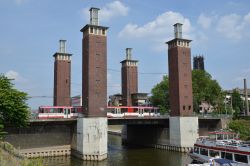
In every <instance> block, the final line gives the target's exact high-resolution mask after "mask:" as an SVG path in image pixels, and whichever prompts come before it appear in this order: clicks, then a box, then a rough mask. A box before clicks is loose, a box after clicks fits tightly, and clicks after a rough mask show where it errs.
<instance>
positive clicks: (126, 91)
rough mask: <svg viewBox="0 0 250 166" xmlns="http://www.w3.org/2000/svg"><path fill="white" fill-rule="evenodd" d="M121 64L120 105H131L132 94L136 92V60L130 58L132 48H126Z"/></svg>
mask: <svg viewBox="0 0 250 166" xmlns="http://www.w3.org/2000/svg"><path fill="white" fill-rule="evenodd" d="M121 64H122V69H121V71H122V73H121V74H122V105H124V106H132V96H131V95H132V94H134V93H138V70H137V64H138V61H137V60H132V48H126V59H125V60H123V61H121Z"/></svg>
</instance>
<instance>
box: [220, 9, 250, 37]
mask: <svg viewBox="0 0 250 166" xmlns="http://www.w3.org/2000/svg"><path fill="white" fill-rule="evenodd" d="M249 26H250V13H248V14H247V15H245V16H241V15H238V14H229V15H225V16H223V17H221V18H220V19H219V22H218V25H217V28H216V30H217V31H218V32H220V33H221V34H222V35H224V36H225V37H227V38H229V39H234V40H240V39H242V38H243V37H250V30H249Z"/></svg>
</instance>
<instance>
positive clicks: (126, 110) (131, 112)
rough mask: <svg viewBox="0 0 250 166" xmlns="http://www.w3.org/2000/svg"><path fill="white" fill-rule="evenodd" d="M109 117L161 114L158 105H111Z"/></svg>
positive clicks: (108, 112) (153, 115)
mask: <svg viewBox="0 0 250 166" xmlns="http://www.w3.org/2000/svg"><path fill="white" fill-rule="evenodd" d="M107 108H108V111H107V117H108V118H124V117H155V116H160V112H159V108H158V107H144V106H131V107H128V106H109V107H107Z"/></svg>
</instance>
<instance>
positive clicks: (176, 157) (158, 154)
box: [44, 135, 191, 166]
mask: <svg viewBox="0 0 250 166" xmlns="http://www.w3.org/2000/svg"><path fill="white" fill-rule="evenodd" d="M108 141H109V142H108V159H107V160H105V161H102V162H93V161H82V160H80V159H77V158H75V157H70V156H60V157H47V158H44V165H46V166H55V165H56V166H183V165H186V164H187V163H190V161H191V160H190V158H189V157H188V156H187V155H186V154H182V153H177V152H168V151H165V150H159V149H153V148H135V147H133V148H132V147H124V146H122V145H121V138H120V137H119V136H113V135H109V138H108Z"/></svg>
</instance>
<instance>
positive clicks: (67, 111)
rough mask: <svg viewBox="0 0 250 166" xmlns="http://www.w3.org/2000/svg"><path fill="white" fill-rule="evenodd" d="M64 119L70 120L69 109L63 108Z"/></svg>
mask: <svg viewBox="0 0 250 166" xmlns="http://www.w3.org/2000/svg"><path fill="white" fill-rule="evenodd" d="M63 112H64V118H70V109H69V108H64V109H63Z"/></svg>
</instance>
